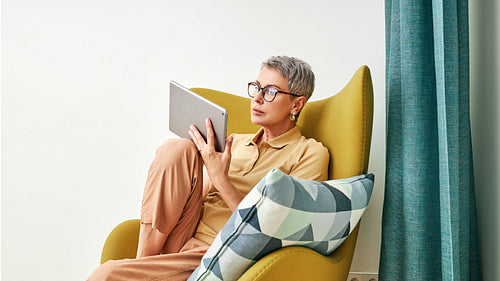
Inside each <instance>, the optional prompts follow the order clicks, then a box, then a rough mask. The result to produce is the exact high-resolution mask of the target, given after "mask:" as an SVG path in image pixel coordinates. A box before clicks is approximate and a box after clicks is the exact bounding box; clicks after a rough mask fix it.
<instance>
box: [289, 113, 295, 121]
mask: <svg viewBox="0 0 500 281" xmlns="http://www.w3.org/2000/svg"><path fill="white" fill-rule="evenodd" d="M295 114H296V113H295V112H292V115H291V116H290V120H292V122H295V119H296V118H295Z"/></svg>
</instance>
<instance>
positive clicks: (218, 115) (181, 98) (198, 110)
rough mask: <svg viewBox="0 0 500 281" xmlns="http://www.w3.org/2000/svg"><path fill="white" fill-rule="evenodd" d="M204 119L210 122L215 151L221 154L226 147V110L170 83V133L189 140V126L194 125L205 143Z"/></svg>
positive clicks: (176, 84)
mask: <svg viewBox="0 0 500 281" xmlns="http://www.w3.org/2000/svg"><path fill="white" fill-rule="evenodd" d="M206 118H209V119H210V120H211V121H212V127H213V129H214V134H215V136H214V143H215V149H216V150H217V151H218V152H222V151H223V150H224V146H225V145H226V129H227V110H226V109H224V108H223V107H221V106H219V105H217V104H215V103H214V102H212V101H209V100H208V99H206V98H204V97H202V96H200V95H198V94H197V93H195V92H193V91H191V90H189V89H187V88H186V87H183V86H182V85H180V84H178V83H176V82H175V81H170V116H169V129H170V131H172V132H173V133H175V134H176V135H178V136H179V137H182V138H188V139H191V137H190V136H189V133H188V131H189V126H190V125H195V126H196V128H198V130H199V131H200V133H201V135H202V136H203V138H204V139H205V141H206V140H207V127H206V125H205V119H206Z"/></svg>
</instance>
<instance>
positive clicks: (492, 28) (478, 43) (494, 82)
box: [469, 0, 500, 280]
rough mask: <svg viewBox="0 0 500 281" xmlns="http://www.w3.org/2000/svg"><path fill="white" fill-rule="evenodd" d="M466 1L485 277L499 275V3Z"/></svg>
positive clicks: (473, 126)
mask: <svg viewBox="0 0 500 281" xmlns="http://www.w3.org/2000/svg"><path fill="white" fill-rule="evenodd" d="M498 2H499V1H498V0H492V1H469V4H470V7H469V16H470V21H469V22H470V55H471V72H470V77H471V125H472V145H473V153H474V171H475V179H476V195H477V200H476V202H477V210H478V220H479V239H480V240H479V243H480V250H481V263H482V270H483V280H498V277H499V276H500V267H499V266H498V265H499V264H500V243H499V242H500V207H499V205H500V173H499V171H500V147H499V145H500V99H499V94H500V80H499V79H498V78H499V77H500V56H499V54H498V50H500V5H499V3H498Z"/></svg>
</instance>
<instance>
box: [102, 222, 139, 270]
mask: <svg viewBox="0 0 500 281" xmlns="http://www.w3.org/2000/svg"><path fill="white" fill-rule="evenodd" d="M140 225H141V221H140V220H139V219H132V220H127V221H124V222H122V223H120V224H119V225H117V226H116V227H115V228H113V230H112V231H111V233H110V234H109V235H108V238H107V239H106V242H104V247H103V249H102V254H101V264H103V263H105V262H106V261H108V260H121V259H133V258H135V256H136V255H137V245H138V244H139V229H140Z"/></svg>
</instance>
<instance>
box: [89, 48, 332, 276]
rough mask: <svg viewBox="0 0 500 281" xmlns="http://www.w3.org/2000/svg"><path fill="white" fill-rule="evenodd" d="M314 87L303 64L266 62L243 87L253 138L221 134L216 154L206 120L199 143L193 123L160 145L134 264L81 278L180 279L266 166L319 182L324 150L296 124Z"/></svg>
mask: <svg viewBox="0 0 500 281" xmlns="http://www.w3.org/2000/svg"><path fill="white" fill-rule="evenodd" d="M313 90H314V73H313V72H312V70H311V67H310V66H309V65H308V64H307V63H306V62H304V61H302V60H299V59H296V58H292V57H286V56H278V57H271V58H269V59H268V60H267V61H265V62H263V64H262V68H261V70H260V72H259V74H258V76H257V79H256V80H255V81H254V82H250V83H248V94H249V96H250V97H251V98H252V100H251V108H250V113H251V120H252V123H254V124H256V125H260V126H261V129H260V130H259V131H258V132H257V133H256V134H234V135H232V136H230V137H228V138H227V141H226V146H225V149H224V151H223V152H221V153H219V152H217V151H215V148H214V140H213V131H212V126H211V123H210V120H207V121H206V126H207V132H208V133H207V141H206V142H205V140H204V139H203V138H202V137H201V135H200V133H199V131H198V130H197V129H196V128H195V127H194V126H192V127H191V128H190V130H189V134H190V136H191V138H192V140H193V141H190V140H186V139H173V140H168V141H167V142H165V143H164V144H163V145H162V146H160V148H159V149H158V151H157V153H156V156H155V159H154V160H153V163H152V164H151V167H150V170H149V172H148V178H147V181H146V185H145V189H144V196H143V202H142V209H141V228H140V235H139V246H138V251H137V257H136V259H129V260H121V261H108V262H106V263H105V264H103V265H102V266H100V267H99V268H97V269H96V270H95V271H94V273H93V274H92V276H90V278H89V279H88V280H186V279H187V278H188V277H189V275H190V274H191V273H192V272H193V271H194V269H195V268H196V267H197V266H198V265H199V264H200V261H201V258H202V257H203V255H204V254H205V252H206V251H207V249H208V248H209V246H210V244H212V242H213V240H214V239H215V236H216V235H217V233H218V232H219V231H220V230H221V229H222V227H223V226H224V224H225V223H226V221H227V220H228V219H229V217H230V215H231V213H232V212H233V211H234V209H235V208H236V207H237V206H238V204H239V203H240V202H241V200H242V199H243V197H244V196H245V195H246V194H247V193H248V192H249V191H250V190H251V189H252V187H253V186H255V185H256V184H257V183H258V182H259V180H260V179H262V178H263V177H264V176H265V175H266V173H267V172H268V171H270V170H271V169H272V168H279V169H280V170H281V171H283V172H284V173H286V174H289V175H292V176H294V177H298V178H303V179H309V180H319V181H323V180H326V179H327V177H328V161H329V155H328V151H327V149H326V148H325V147H323V146H322V145H321V143H319V142H317V141H315V140H313V139H306V138H305V137H304V136H302V135H301V133H300V129H299V128H298V127H297V126H296V120H297V118H298V116H299V113H300V111H301V110H302V108H303V107H304V105H305V104H306V102H307V100H308V99H309V97H310V96H311V94H312V92H313ZM203 165H204V166H205V167H206V173H205V174H204V173H203Z"/></svg>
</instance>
